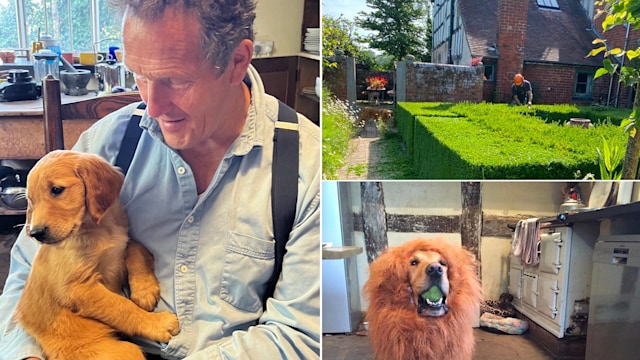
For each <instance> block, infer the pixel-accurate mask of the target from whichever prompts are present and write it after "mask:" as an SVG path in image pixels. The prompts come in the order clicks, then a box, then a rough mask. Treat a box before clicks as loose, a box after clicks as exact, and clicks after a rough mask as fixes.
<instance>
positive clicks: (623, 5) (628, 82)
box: [589, 0, 640, 179]
mask: <svg viewBox="0 0 640 360" xmlns="http://www.w3.org/2000/svg"><path fill="white" fill-rule="evenodd" d="M595 4H596V5H597V6H602V9H598V12H597V14H596V17H598V16H603V15H604V16H605V18H604V20H603V22H602V30H603V32H605V33H606V31H607V30H610V29H612V28H614V27H616V26H620V25H622V26H631V27H632V28H633V29H640V2H639V1H638V0H602V1H596V3H595ZM594 44H599V45H601V46H600V47H598V48H596V49H593V50H592V51H591V52H590V53H589V55H590V56H595V55H597V54H599V53H602V52H604V56H605V59H604V61H603V65H604V67H603V68H600V69H598V71H596V74H595V76H594V79H596V78H598V77H600V76H602V75H606V74H609V75H610V76H614V75H615V74H619V75H620V81H621V82H623V83H624V85H625V86H635V87H636V95H635V98H634V100H633V111H632V112H631V116H630V117H629V119H628V121H626V122H625V123H623V126H625V129H626V130H627V131H628V133H629V139H628V141H627V150H626V153H625V156H624V162H623V165H622V178H623V179H635V178H636V177H637V175H638V155H639V154H640V139H638V137H640V131H639V130H640V124H639V123H638V121H636V120H637V119H638V117H637V115H638V109H639V108H640V91H637V90H638V89H637V86H638V84H639V83H640V46H638V47H637V48H635V49H627V50H626V51H625V50H623V49H620V48H613V49H610V48H609V47H608V46H607V43H606V40H601V39H596V40H594ZM625 56H626V58H627V59H628V63H626V65H624V66H622V65H621V64H622V61H620V62H618V61H616V60H618V59H623V57H625ZM610 57H613V58H614V61H611V59H610Z"/></svg>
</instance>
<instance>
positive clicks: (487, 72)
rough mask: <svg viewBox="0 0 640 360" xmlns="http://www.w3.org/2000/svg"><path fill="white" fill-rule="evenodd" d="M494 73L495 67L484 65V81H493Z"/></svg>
mask: <svg viewBox="0 0 640 360" xmlns="http://www.w3.org/2000/svg"><path fill="white" fill-rule="evenodd" d="M494 72H495V65H493V64H485V65H484V81H494V80H495V78H494V75H493V74H494Z"/></svg>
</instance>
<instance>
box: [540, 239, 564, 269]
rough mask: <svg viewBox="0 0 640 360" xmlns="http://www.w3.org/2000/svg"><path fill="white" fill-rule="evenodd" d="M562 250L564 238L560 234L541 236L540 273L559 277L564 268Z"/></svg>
mask: <svg viewBox="0 0 640 360" xmlns="http://www.w3.org/2000/svg"><path fill="white" fill-rule="evenodd" d="M561 250H562V236H561V234H560V233H559V232H554V233H551V234H543V235H542V236H540V265H539V266H540V268H539V269H540V271H542V272H546V273H549V274H556V275H557V274H558V273H559V272H560V268H561V267H562V264H561V262H560V254H561Z"/></svg>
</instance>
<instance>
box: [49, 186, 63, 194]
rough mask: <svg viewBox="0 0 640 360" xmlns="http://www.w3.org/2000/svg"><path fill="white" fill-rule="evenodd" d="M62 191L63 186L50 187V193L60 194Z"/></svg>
mask: <svg viewBox="0 0 640 360" xmlns="http://www.w3.org/2000/svg"><path fill="white" fill-rule="evenodd" d="M63 191H64V188H63V187H62V186H54V187H52V188H51V194H52V195H60V194H62V192H63Z"/></svg>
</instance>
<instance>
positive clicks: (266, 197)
mask: <svg viewBox="0 0 640 360" xmlns="http://www.w3.org/2000/svg"><path fill="white" fill-rule="evenodd" d="M122 2H123V3H124V9H125V15H124V23H123V45H124V52H125V56H124V57H125V59H124V62H125V64H126V66H127V67H128V68H129V69H130V70H131V71H132V72H133V73H134V74H135V79H136V83H137V85H138V87H139V89H140V93H141V95H142V98H143V100H144V102H145V103H146V104H147V109H146V113H145V114H144V116H143V117H142V119H141V122H140V124H141V127H142V128H143V129H144V131H143V133H142V136H141V138H140V141H139V144H138V148H137V150H136V153H135V155H134V157H133V160H132V162H131V166H130V168H129V171H128V173H127V176H126V178H125V183H124V186H123V189H122V192H121V196H120V199H121V201H122V203H123V204H124V206H125V208H126V210H127V213H128V215H129V224H130V234H131V236H132V237H133V238H135V239H137V240H138V241H140V242H142V243H143V244H144V245H145V246H146V247H147V248H148V249H149V250H150V251H151V252H152V253H153V254H154V256H155V269H156V276H157V277H158V280H159V281H160V286H161V300H160V303H159V304H158V306H157V308H156V311H164V310H168V311H171V312H174V313H176V314H177V316H178V318H179V320H180V333H179V334H178V335H176V336H174V337H173V339H172V340H171V341H170V342H169V343H168V344H159V343H152V342H150V341H148V340H145V339H136V342H138V343H139V344H141V346H142V347H143V349H144V351H145V352H147V353H148V354H151V355H150V358H154V354H155V356H157V355H161V356H162V357H163V358H169V359H182V358H188V359H223V358H224V359H240V358H242V359H246V358H249V357H260V358H264V359H279V358H287V359H297V358H302V359H308V358H318V357H319V343H320V319H319V312H320V311H319V308H320V282H319V278H320V260H319V259H320V257H319V249H320V238H319V236H320V234H319V222H320V212H319V211H320V210H319V202H320V195H319V194H320V189H319V187H320V179H321V177H320V161H319V160H320V156H319V151H320V150H319V138H320V131H319V128H318V127H317V126H315V125H314V124H313V123H311V122H310V121H309V120H308V119H306V118H304V117H303V116H301V115H298V122H299V135H300V145H299V149H293V150H292V151H298V152H299V154H300V168H299V171H298V188H297V189H291V191H296V190H297V192H298V200H297V205H296V215H295V222H294V225H293V230H292V231H291V233H290V234H289V239H288V242H287V253H286V255H285V257H284V261H283V266H282V275H281V277H280V279H279V280H278V283H277V286H276V289H275V292H274V296H273V298H271V299H269V300H268V301H267V307H266V311H264V312H263V303H262V299H261V297H262V295H263V294H264V293H265V289H266V283H267V281H268V279H269V277H270V275H271V273H272V270H273V263H274V260H273V258H274V244H273V237H274V236H273V222H272V217H271V198H270V189H271V162H272V161H271V159H272V150H273V134H274V123H275V121H276V119H277V113H278V104H277V101H276V99H275V98H273V97H271V96H268V95H266V94H265V93H264V88H263V85H262V81H261V80H260V77H259V76H258V74H257V72H256V71H255V69H254V68H253V67H252V66H250V61H251V57H252V50H253V45H252V39H253V20H254V18H255V13H254V11H255V4H254V2H253V0H201V1H191V2H183V1H175V2H172V4H169V5H167V4H166V3H169V2H168V1H160V0H157V1H150V0H145V1H144V2H142V1H135V0H125V1H122ZM135 105H136V104H133V105H130V106H127V107H125V108H123V109H121V110H119V111H117V112H115V113H113V114H111V115H109V116H107V117H106V118H104V119H102V120H101V121H99V122H97V123H96V124H94V126H92V127H91V128H90V129H89V130H87V131H86V132H85V133H84V134H82V136H81V137H80V139H79V140H78V143H77V144H76V146H75V150H79V151H86V152H91V153H97V154H99V155H101V156H103V157H104V158H106V159H107V160H109V161H110V162H112V163H113V162H114V160H115V157H116V155H117V153H118V151H119V147H120V142H121V140H122V138H123V134H124V130H125V128H126V126H127V123H128V121H129V119H130V117H131V114H132V112H133V110H134V109H135ZM294 171H295V170H294ZM36 250H37V245H36V244H35V241H33V240H32V239H29V238H28V237H27V236H26V235H25V234H24V231H23V232H22V233H21V234H20V236H19V238H18V240H17V242H16V245H15V246H14V248H13V250H12V260H11V261H12V264H11V273H10V275H9V277H8V280H7V284H6V287H5V289H4V293H3V294H2V296H0V336H1V338H0V354H2V356H1V357H2V359H10V360H14V359H15V360H17V359H23V358H28V357H32V358H42V354H41V353H40V349H39V347H38V346H37V344H35V343H34V342H33V340H32V339H31V338H29V337H28V336H27V335H26V334H25V333H24V332H23V330H22V329H21V328H20V327H19V325H17V324H16V323H15V322H14V321H13V320H12V317H13V311H14V308H15V304H16V302H17V301H18V299H19V297H20V294H21V291H22V287H23V285H24V282H25V279H26V277H27V275H28V273H29V266H30V264H31V259H32V258H33V255H34V253H35V251H36Z"/></svg>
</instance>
